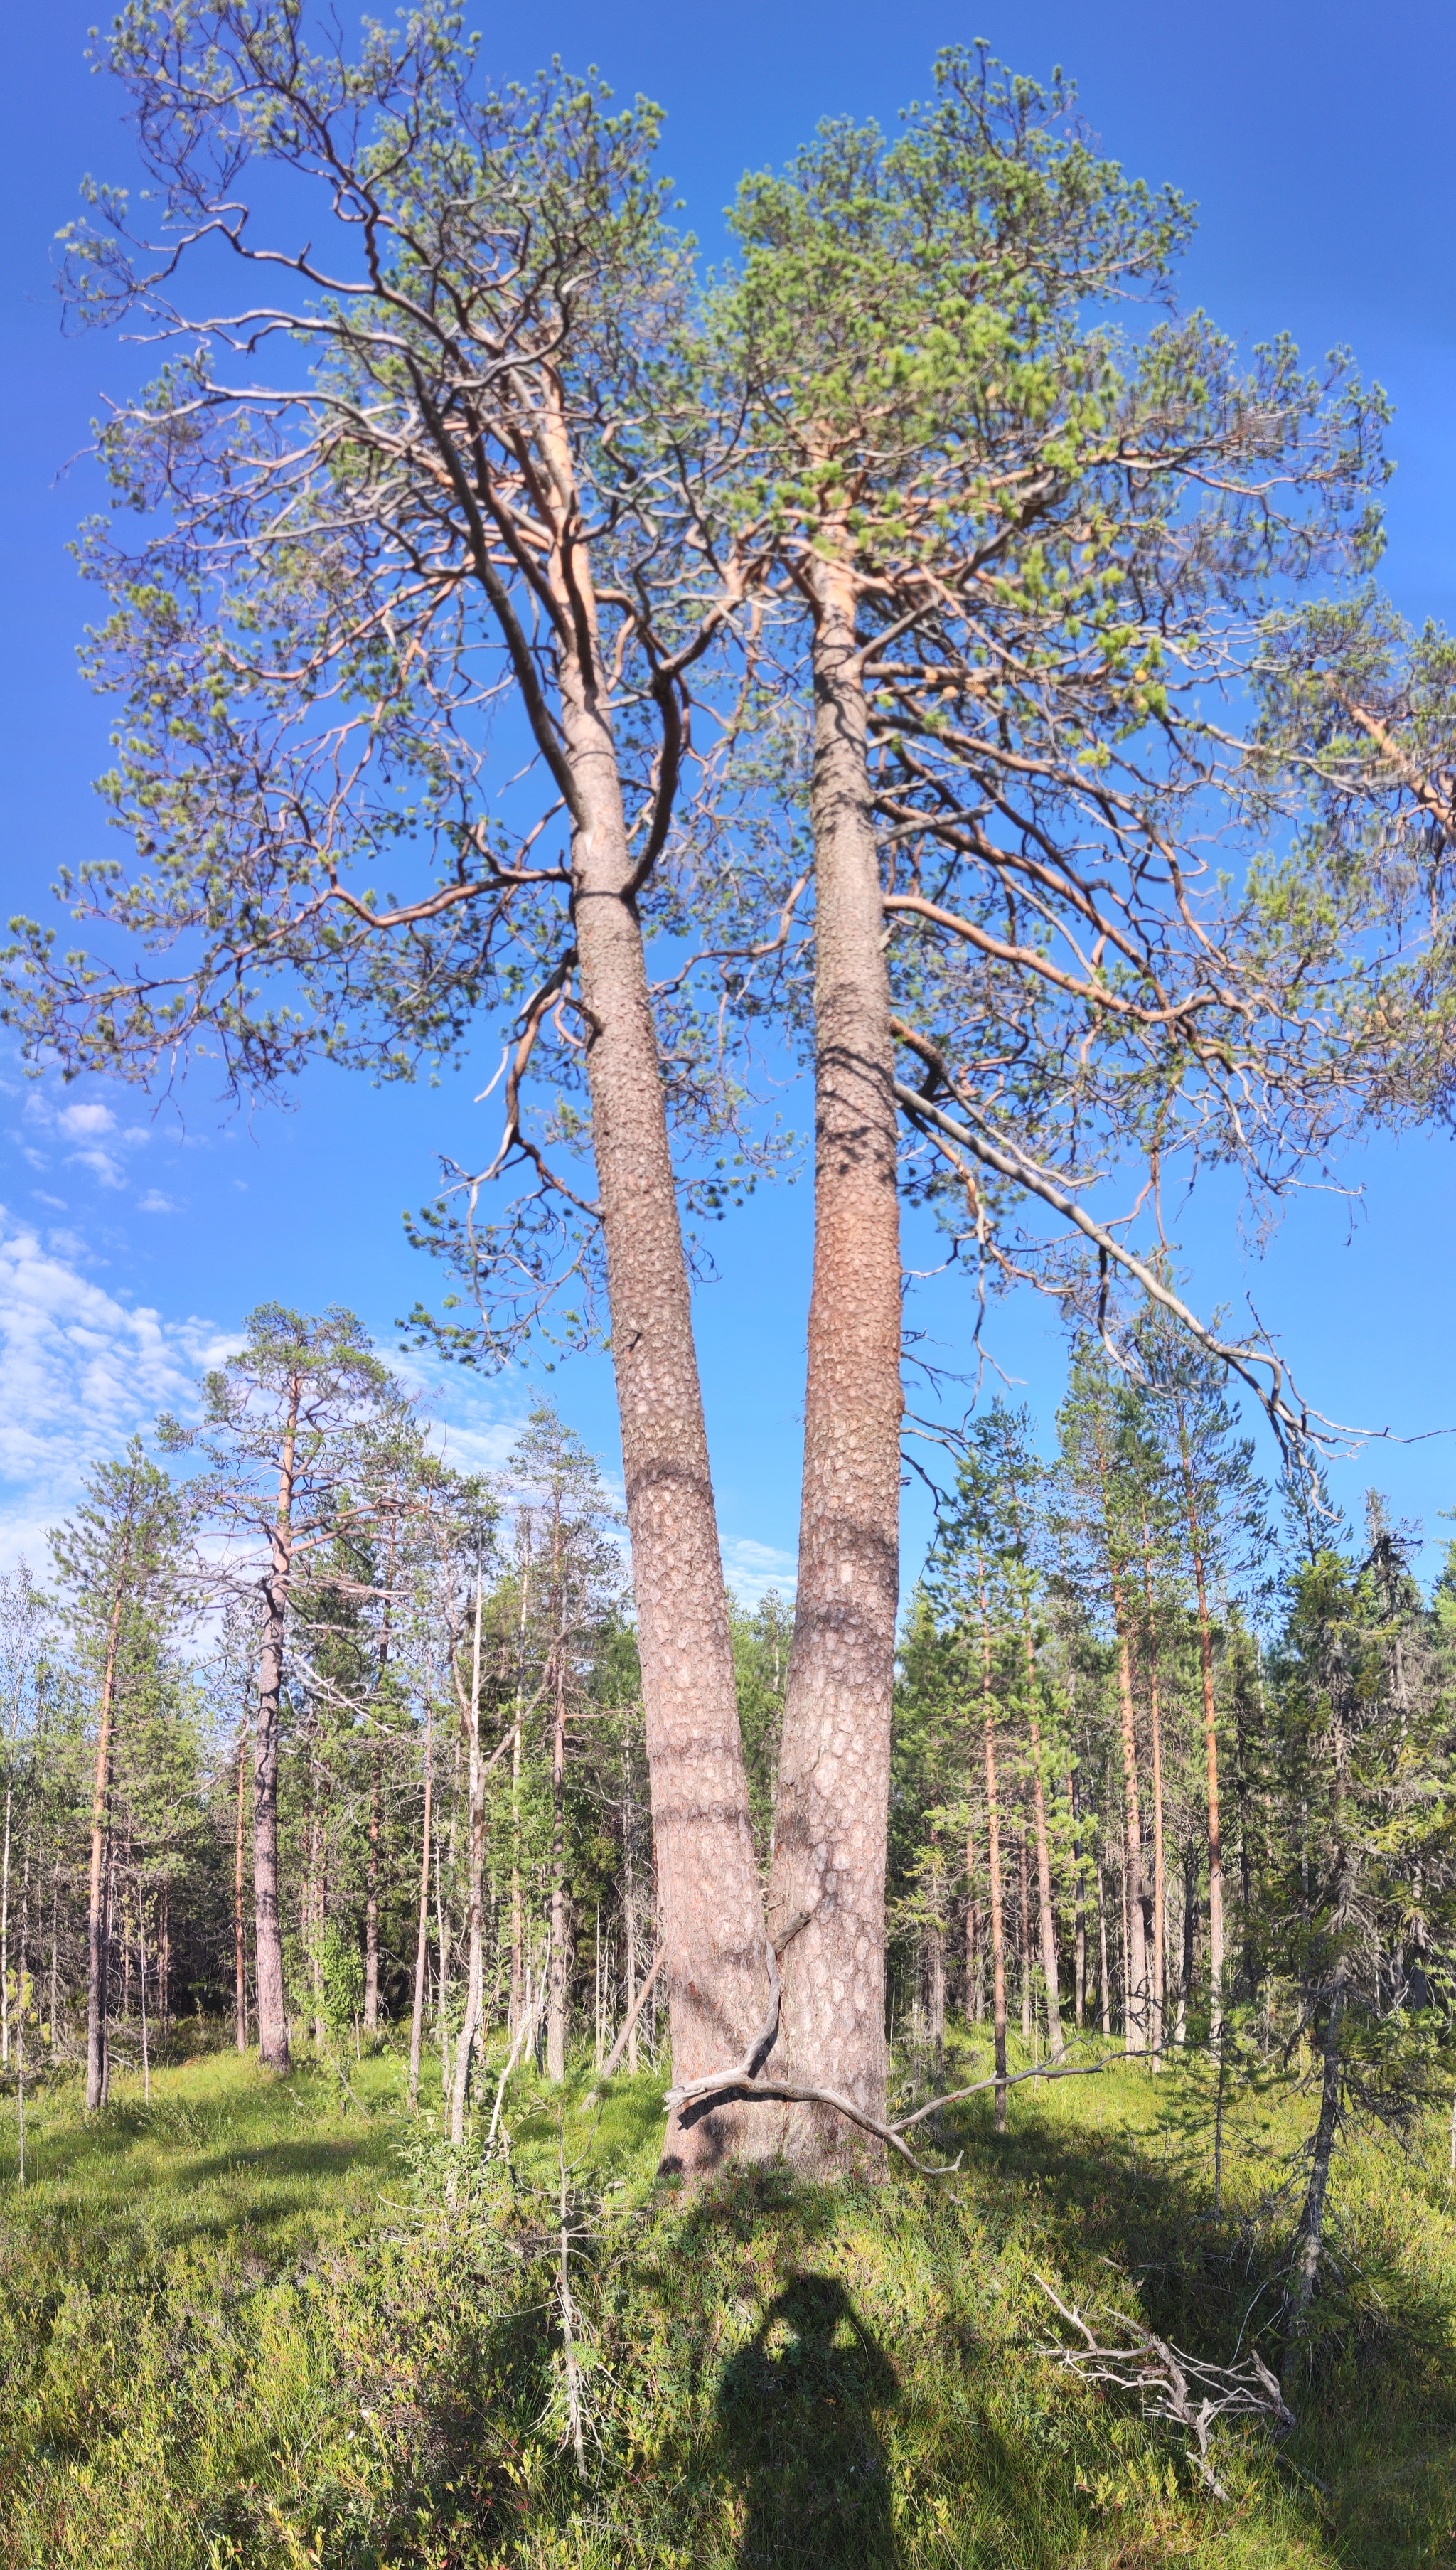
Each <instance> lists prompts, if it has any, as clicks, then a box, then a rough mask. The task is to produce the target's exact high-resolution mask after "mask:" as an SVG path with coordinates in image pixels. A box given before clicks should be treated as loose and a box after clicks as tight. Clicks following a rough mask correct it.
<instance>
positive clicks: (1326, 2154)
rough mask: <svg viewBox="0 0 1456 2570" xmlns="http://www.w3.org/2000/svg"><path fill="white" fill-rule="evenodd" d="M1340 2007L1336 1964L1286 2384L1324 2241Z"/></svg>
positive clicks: (1298, 2242) (1296, 2261)
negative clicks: (1325, 2202) (1325, 2201)
mask: <svg viewBox="0 0 1456 2570" xmlns="http://www.w3.org/2000/svg"><path fill="white" fill-rule="evenodd" d="M1343 2009H1344V1970H1343V1966H1342V1965H1341V1966H1340V1967H1339V1968H1338V1969H1337V1970H1336V1972H1335V1974H1334V1981H1333V1987H1332V1988H1331V1990H1330V1994H1329V2002H1328V2005H1327V2007H1326V2009H1325V2015H1324V2028H1323V2041H1322V2047H1321V2048H1322V2054H1323V2069H1322V2075H1321V2078H1320V2084H1319V2121H1318V2123H1317V2124H1316V2125H1315V2127H1314V2149H1313V2152H1312V2153H1311V2155H1310V2160H1309V2183H1308V2186H1307V2187H1306V2189H1305V2191H1304V2208H1303V2211H1302V2213H1301V2214H1300V2216H1299V2228H1298V2231H1297V2233H1296V2235H1295V2240H1294V2256H1293V2262H1292V2263H1293V2275H1294V2286H1293V2292H1292V2295H1291V2296H1290V2329H1289V2338H1288V2345H1287V2347H1286V2349H1285V2352H1284V2364H1283V2374H1284V2380H1285V2383H1286V2384H1287V2382H1288V2379H1289V2375H1290V2373H1291V2370H1292V2366H1293V2361H1294V2357H1295V2355H1296V2353H1297V2349H1298V2345H1299V2341H1300V2339H1301V2338H1302V2336H1303V2333H1304V2326H1305V2323H1306V2321H1307V2320H1308V2317H1309V2306H1310V2304H1311V2303H1312V2302H1313V2300H1314V2288H1315V2286H1316V2284H1317V2283H1318V2281H1319V2253H1320V2250H1321V2248H1322V2247H1323V2243H1324V2199H1325V2196H1326V2194H1327V2192H1328V2189H1329V2163H1330V2159H1331V2157H1332V2155H1333V2151H1334V2136H1335V2131H1336V2128H1337V2126H1338V2123H1339V2026H1340V2017H1341V2015H1342V2013H1343Z"/></svg>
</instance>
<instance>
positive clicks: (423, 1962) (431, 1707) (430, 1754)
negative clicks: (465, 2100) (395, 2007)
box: [410, 1694, 435, 2111]
mask: <svg viewBox="0 0 1456 2570" xmlns="http://www.w3.org/2000/svg"><path fill="white" fill-rule="evenodd" d="M434 1786H435V1699H434V1697H433V1696H431V1695H428V1694H427V1696H426V1698H425V1816H424V1820H423V1822H422V1824H421V1832H420V1923H419V1932H418V1934H417V1936H416V1938H415V1996H414V2005H413V2007H412V2009H411V2011H410V2104H411V2106H412V2107H414V2108H415V2109H416V2110H417V2111H418V2108H419V2103H420V2055H421V2052H422V2050H423V2049H424V2042H425V1975H426V1971H427V1968H428V1965H429V1960H430V1845H431V1835H432V1830H433V1826H434V1812H433V1803H434Z"/></svg>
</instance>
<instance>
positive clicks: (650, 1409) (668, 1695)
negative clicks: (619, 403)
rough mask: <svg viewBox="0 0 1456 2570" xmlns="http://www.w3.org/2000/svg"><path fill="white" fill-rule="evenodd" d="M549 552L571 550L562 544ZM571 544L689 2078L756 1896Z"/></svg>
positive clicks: (716, 1576) (604, 1213) (674, 2137)
mask: <svg viewBox="0 0 1456 2570" xmlns="http://www.w3.org/2000/svg"><path fill="white" fill-rule="evenodd" d="M544 434H545V436H546V447H547V457H548V462H549V463H550V465H551V469H552V473H553V476H554V478H555V481H556V485H557V498H558V501H559V502H560V503H561V504H562V505H563V506H565V505H566V504H567V503H568V497H569V493H570V491H571V486H572V476H571V466H570V458H569V454H568V452H567V450H566V444H565V439H564V435H563V434H558V433H557V432H556V430H555V429H554V428H552V426H551V424H550V423H547V424H546V430H545V432H544ZM554 559H555V561H556V563H557V566H559V564H560V561H561V559H562V557H561V556H560V555H557V556H556V557H555V558H554ZM570 559H571V564H572V589H571V594H570V595H569V596H563V599H562V606H563V609H564V610H565V612H566V615H567V618H568V620H569V622H570V625H571V627H572V630H573V631H574V632H575V633H576V635H577V637H578V652H579V656H578V657H576V658H570V657H567V656H565V655H564V653H563V658H562V666H561V715H562V725H563V733H564V755H565V759H566V762H567V765H568V767H569V770H570V774H571V778H572V782H573V785H574V788H575V793H576V797H577V818H576V821H575V825H574V828H573V833H572V843H571V875H572V899H573V918H574V925H575V938H576V952H577V956H578V958H579V972H580V990H581V1000H582V1003H583V1008H584V1013H585V1022H586V1025H587V1027H588V1028H589V1029H590V1042H589V1045H588V1048H587V1056H586V1065H587V1076H588V1080H589V1083H590V1091H591V1115H592V1121H591V1137H592V1150H593V1153H594V1156H595V1162H596V1178H597V1197H598V1202H599V1205H600V1209H601V1225H602V1236H603V1243H604V1247H605V1253H606V1274H607V1292H608V1298H609V1302H610V1310H611V1353H612V1365H613V1370H614V1373H615V1377H616V1393H617V1406H618V1411H619V1415H620V1421H621V1437H622V1475H623V1481H624V1485H625V1491H626V1514H627V1524H628V1528H629V1532H630V1536H631V1547H632V1585H633V1590H634V1594H635V1597H636V1606H637V1636H638V1647H639V1651H640V1656H641V1670H642V1705H643V1713H644V1718H645V1723H646V1738H647V1763H648V1773H649V1777H650V1782H651V1795H652V1819H653V1826H654V1831H655V1835H656V1845H657V1868H658V1881H659V1886H660V1891H661V1899H662V1919H663V1933H664V1936H665V1939H666V1943H667V1963H666V1974H667V1980H668V1989H669V2011H670V2021H671V2028H672V2066H673V2077H674V2079H675V2080H679V2081H680V2080H687V2079H692V2078H694V2077H695V2076H697V2075H698V2074H699V2073H701V2072H703V2071H706V2070H711V2069H713V2068H714V2067H715V2066H716V2065H717V2064H718V2063H719V2062H721V2061H725V2060H728V2061H731V2060H734V2059H736V2058H737V2057H738V2055H739V2054H740V2053H741V2052H742V2050H743V2048H744V2046H745V2045H746V2044H747V2042H748V2040H749V2038H750V2036H751V2035H752V2033H753V2031H754V2028H755V2027H756V2026H757V2025H758V2024H759V2022H760V2021H761V2019H762V2014H763V2008H764V2005H765V2004H766V1996H767V1973H766V1967H765V1962H764V1924H763V1899H762V1893H761V1890H760V1885H759V1877H758V1869H757V1865H756V1863H755V1859H754V1849H753V1835H752V1831H751V1828H750V1822H749V1800H748V1779H747V1774H746V1771H745V1768H744V1762H743V1744H742V1741H741V1738H740V1736H739V1729H738V1699H737V1691H736V1688H735V1685H734V1675H733V1648H732V1639H731V1635H730V1632H729V1625H728V1609H727V1601H726V1598H725V1594H724V1588H723V1568H722V1557H721V1553H720V1550H719V1543H718V1524H717V1515H716V1511H715V1508H714V1503H713V1490H712V1482H711V1478H710V1474H709V1469H708V1446H707V1434H706V1430H705V1428H704V1424H703V1408H702V1395H701V1391H700V1388H699V1382H698V1368H697V1354H696V1350H695V1348H694V1344H693V1330H692V1312H691V1306H690V1301H689V1293H688V1279H687V1267H686V1262H685V1259H684V1256H683V1246H682V1227H681V1223H680V1220H679V1216H678V1208H677V1194H676V1186H675V1181H674V1175H673V1167H672V1155H671V1150H670V1147H669V1143H668V1134H667V1117H666V1108H665V1102H664V1096H663V1083H662V1071H661V1065H660V1062H659V1058H658V1051H657V1042H656V1034H655V1030H654V1027H653V1022H652V1007H651V1000H650V997H649V994H648V989H647V973H646V962H645V957H644V954H643V948H642V934H641V927H640V923H639V920H638V917H637V908H636V900H635V893H634V889H633V874H634V864H633V858H632V855H631V852H630V850H629V848H628V844H627V836H626V829H625V824H624V820H623V813H622V798H621V784H620V778H619V775H618V770H617V762H616V750H615V745H614V742H613V739H612V733H611V725H610V720H609V717H608V714H607V711H606V708H605V704H604V701H603V696H602V678H603V672H602V671H601V670H600V669H599V668H598V666H597V663H596V612H595V601H594V597H593V596H592V594H591V590H590V579H589V571H588V569H587V565H586V560H585V552H584V548H583V547H582V546H581V544H580V541H579V536H577V537H576V538H575V541H574V545H573V549H572V552H571V556H570ZM754 2117H755V2110H753V2109H751V2108H737V2109H734V2108H731V2107H728V2108H720V2109H718V2110H717V2111H716V2112H714V2113H713V2114H710V2115H707V2116H703V2117H701V2118H700V2119H699V2120H697V2121H695V2122H693V2123H692V2124H690V2125H689V2126H688V2127H687V2128H686V2129H683V2128H682V2127H680V2125H679V2123H678V2119H677V2117H676V2116H674V2117H672V2118H671V2120H670V2122H669V2125H668V2130H667V2135H666V2139H665V2145H664V2163H663V2164H664V2166H666V2167H678V2168H684V2169H692V2168H706V2167H709V2166H711V2165H712V2164H713V2163H714V2162H715V2161H716V2160H718V2159H719V2158H721V2157H722V2156H723V2154H724V2152H725V2151H727V2150H729V2149H730V2148H733V2149H740V2148H744V2147H746V2148H747V2149H748V2150H750V2151H753V2150H755V2149H757V2148H759V2147H761V2146H762V2144H763V2142H764V2141H765V2139H766V2136H765V2135H764V2133H763V2131H762V2128H761V2126H760V2125H758V2124H756V2123H755V2120H754Z"/></svg>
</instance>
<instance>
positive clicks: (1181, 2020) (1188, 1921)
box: [1173, 1840, 1198, 2043]
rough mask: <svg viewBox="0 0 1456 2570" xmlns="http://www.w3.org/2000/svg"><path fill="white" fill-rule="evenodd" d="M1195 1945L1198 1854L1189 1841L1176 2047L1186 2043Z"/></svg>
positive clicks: (1185, 1873)
mask: <svg viewBox="0 0 1456 2570" xmlns="http://www.w3.org/2000/svg"><path fill="white" fill-rule="evenodd" d="M1197 1943H1198V1850H1197V1848H1196V1847H1195V1846H1194V1845H1193V1842H1192V1840H1190V1842H1189V1844H1188V1846H1187V1847H1186V1848H1185V1849H1184V1852H1183V1970H1182V1972H1181V1974H1180V1976H1179V1983H1178V2022H1177V2024H1176V2025H1175V2027H1174V2029H1173V2040H1174V2042H1175V2043H1186V2042H1187V2041H1188V2011H1189V2008H1190V2006H1191V2005H1192V2003H1193V1970H1194V1958H1195V1952H1196V1948H1197Z"/></svg>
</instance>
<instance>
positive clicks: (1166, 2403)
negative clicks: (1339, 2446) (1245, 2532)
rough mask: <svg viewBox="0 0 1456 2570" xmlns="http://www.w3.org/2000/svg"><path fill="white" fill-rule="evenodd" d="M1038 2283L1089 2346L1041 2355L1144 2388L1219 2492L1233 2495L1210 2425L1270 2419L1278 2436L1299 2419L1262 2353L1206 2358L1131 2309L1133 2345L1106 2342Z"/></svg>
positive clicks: (1123, 2319) (1127, 2328) (1090, 2376)
mask: <svg viewBox="0 0 1456 2570" xmlns="http://www.w3.org/2000/svg"><path fill="white" fill-rule="evenodd" d="M1032 2272H1033V2274H1034V2273H1035V2270H1034V2269H1033V2271H1032ZM1036 2281H1037V2283H1038V2285H1039V2286H1040V2287H1041V2290H1042V2292H1043V2293H1044V2294H1045V2296H1046V2298H1047V2301H1048V2302H1049V2303H1051V2304H1052V2305H1053V2307H1054V2308H1055V2310H1056V2311H1058V2312H1059V2313H1060V2315H1061V2317H1062V2319H1063V2320H1064V2321H1065V2322H1066V2324H1067V2327H1068V2329H1073V2330H1075V2331H1076V2332H1077V2334H1078V2336H1079V2337H1080V2338H1081V2339H1083V2340H1084V2341H1085V2345H1083V2346H1082V2347H1039V2348H1038V2349H1037V2350H1036V2354H1037V2355H1038V2356H1052V2357H1054V2358H1055V2359H1056V2361H1057V2362H1058V2363H1059V2364H1060V2365H1062V2366H1063V2368H1064V2369H1065V2370H1066V2371H1067V2372H1069V2373H1075V2374H1076V2376H1077V2378H1078V2380H1079V2381H1082V2382H1110V2383H1112V2384H1113V2385H1114V2386H1115V2387H1116V2388H1117V2389H1118V2390H1119V2391H1136V2392H1139V2393H1140V2394H1141V2396H1142V2403H1143V2415H1144V2416H1145V2417H1147V2418H1162V2419H1165V2420H1166V2421H1167V2422H1168V2424H1169V2425H1170V2426H1174V2427H1182V2428H1183V2429H1184V2430H1185V2432H1186V2433H1187V2434H1188V2435H1189V2436H1191V2437H1192V2439H1193V2444H1194V2449H1195V2450H1194V2451H1193V2453H1192V2454H1191V2456H1190V2460H1191V2461H1192V2463H1193V2465H1194V2467H1195V2469H1196V2470H1197V2472H1198V2475H1199V2478H1200V2479H1201V2480H1202V2481H1203V2483H1204V2485H1205V2487H1206V2488H1207V2489H1209V2490H1210V2491H1212V2493H1213V2495H1214V2497H1215V2498H1220V2499H1227V2498H1228V2495H1229V2493H1228V2491H1227V2490H1226V2489H1225V2487H1224V2484H1223V2482H1222V2481H1221V2480H1220V2479H1219V2476H1218V2474H1217V2473H1216V2471H1215V2470H1214V2467H1213V2465H1212V2463H1211V2462H1210V2460H1209V2431H1210V2429H1211V2428H1212V2427H1213V2426H1214V2425H1215V2423H1216V2422H1217V2421H1218V2420H1219V2419H1220V2418H1241V2417H1242V2418H1262V2419H1263V2420H1264V2422H1265V2424H1266V2425H1267V2426H1268V2427H1269V2428H1270V2429H1271V2430H1272V2432H1273V2433H1274V2435H1275V2436H1286V2435H1288V2433H1289V2431H1290V2429H1291V2428H1292V2427H1294V2426H1296V2425H1297V2423H1298V2422H1297V2420H1296V2418H1295V2416H1294V2413H1293V2411H1292V2409H1290V2408H1289V2407H1288V2405H1287V2404H1286V2402H1285V2400H1284V2398H1283V2395H1282V2393H1281V2392H1280V2390H1279V2386H1278V2384H1277V2383H1276V2382H1275V2380H1274V2375H1273V2374H1272V2373H1271V2371H1270V2369H1269V2366H1268V2365H1267V2364H1266V2363H1265V2362H1264V2360H1263V2358H1262V2356H1259V2355H1258V2354H1255V2353H1251V2355H1250V2356H1249V2357H1248V2359H1247V2360H1246V2362H1245V2363H1243V2364H1235V2365H1228V2364H1206V2363H1205V2362H1204V2360H1203V2358H1202V2357H1201V2356H1188V2355H1186V2354H1185V2353H1184V2351H1183V2349H1182V2348H1177V2347H1170V2346H1169V2344H1168V2342H1167V2340H1166V2339H1161V2338H1158V2337H1156V2336H1155V2335H1154V2333H1153V2331H1152V2330H1149V2329H1144V2328H1143V2326H1142V2324H1141V2322H1139V2321H1134V2320H1129V2319H1128V2317H1127V2315H1126V2313H1125V2312H1119V2313H1118V2314H1117V2316H1116V2318H1117V2325H1118V2327H1119V2329H1120V2330H1122V2331H1123V2332H1125V2333H1126V2335H1127V2337H1128V2338H1130V2339H1131V2340H1132V2345H1131V2347H1103V2346H1101V2345H1100V2344H1099V2342H1098V2339H1097V2336H1096V2333H1095V2331H1093V2330H1092V2329H1091V2328H1089V2326H1088V2324H1087V2322H1086V2321H1084V2320H1083V2318H1082V2315H1081V2313H1080V2312H1079V2311H1078V2309H1077V2307H1076V2304H1075V2303H1073V2304H1071V2305H1070V2306H1068V2305H1067V2304H1066V2303H1064V2302H1063V2301H1062V2299H1061V2297H1060V2295H1059V2294H1056V2293H1054V2292H1053V2291H1052V2288H1051V2286H1050V2285H1049V2284H1048V2283H1047V2281H1046V2278H1045V2277H1044V2276H1037V2277H1036Z"/></svg>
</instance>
